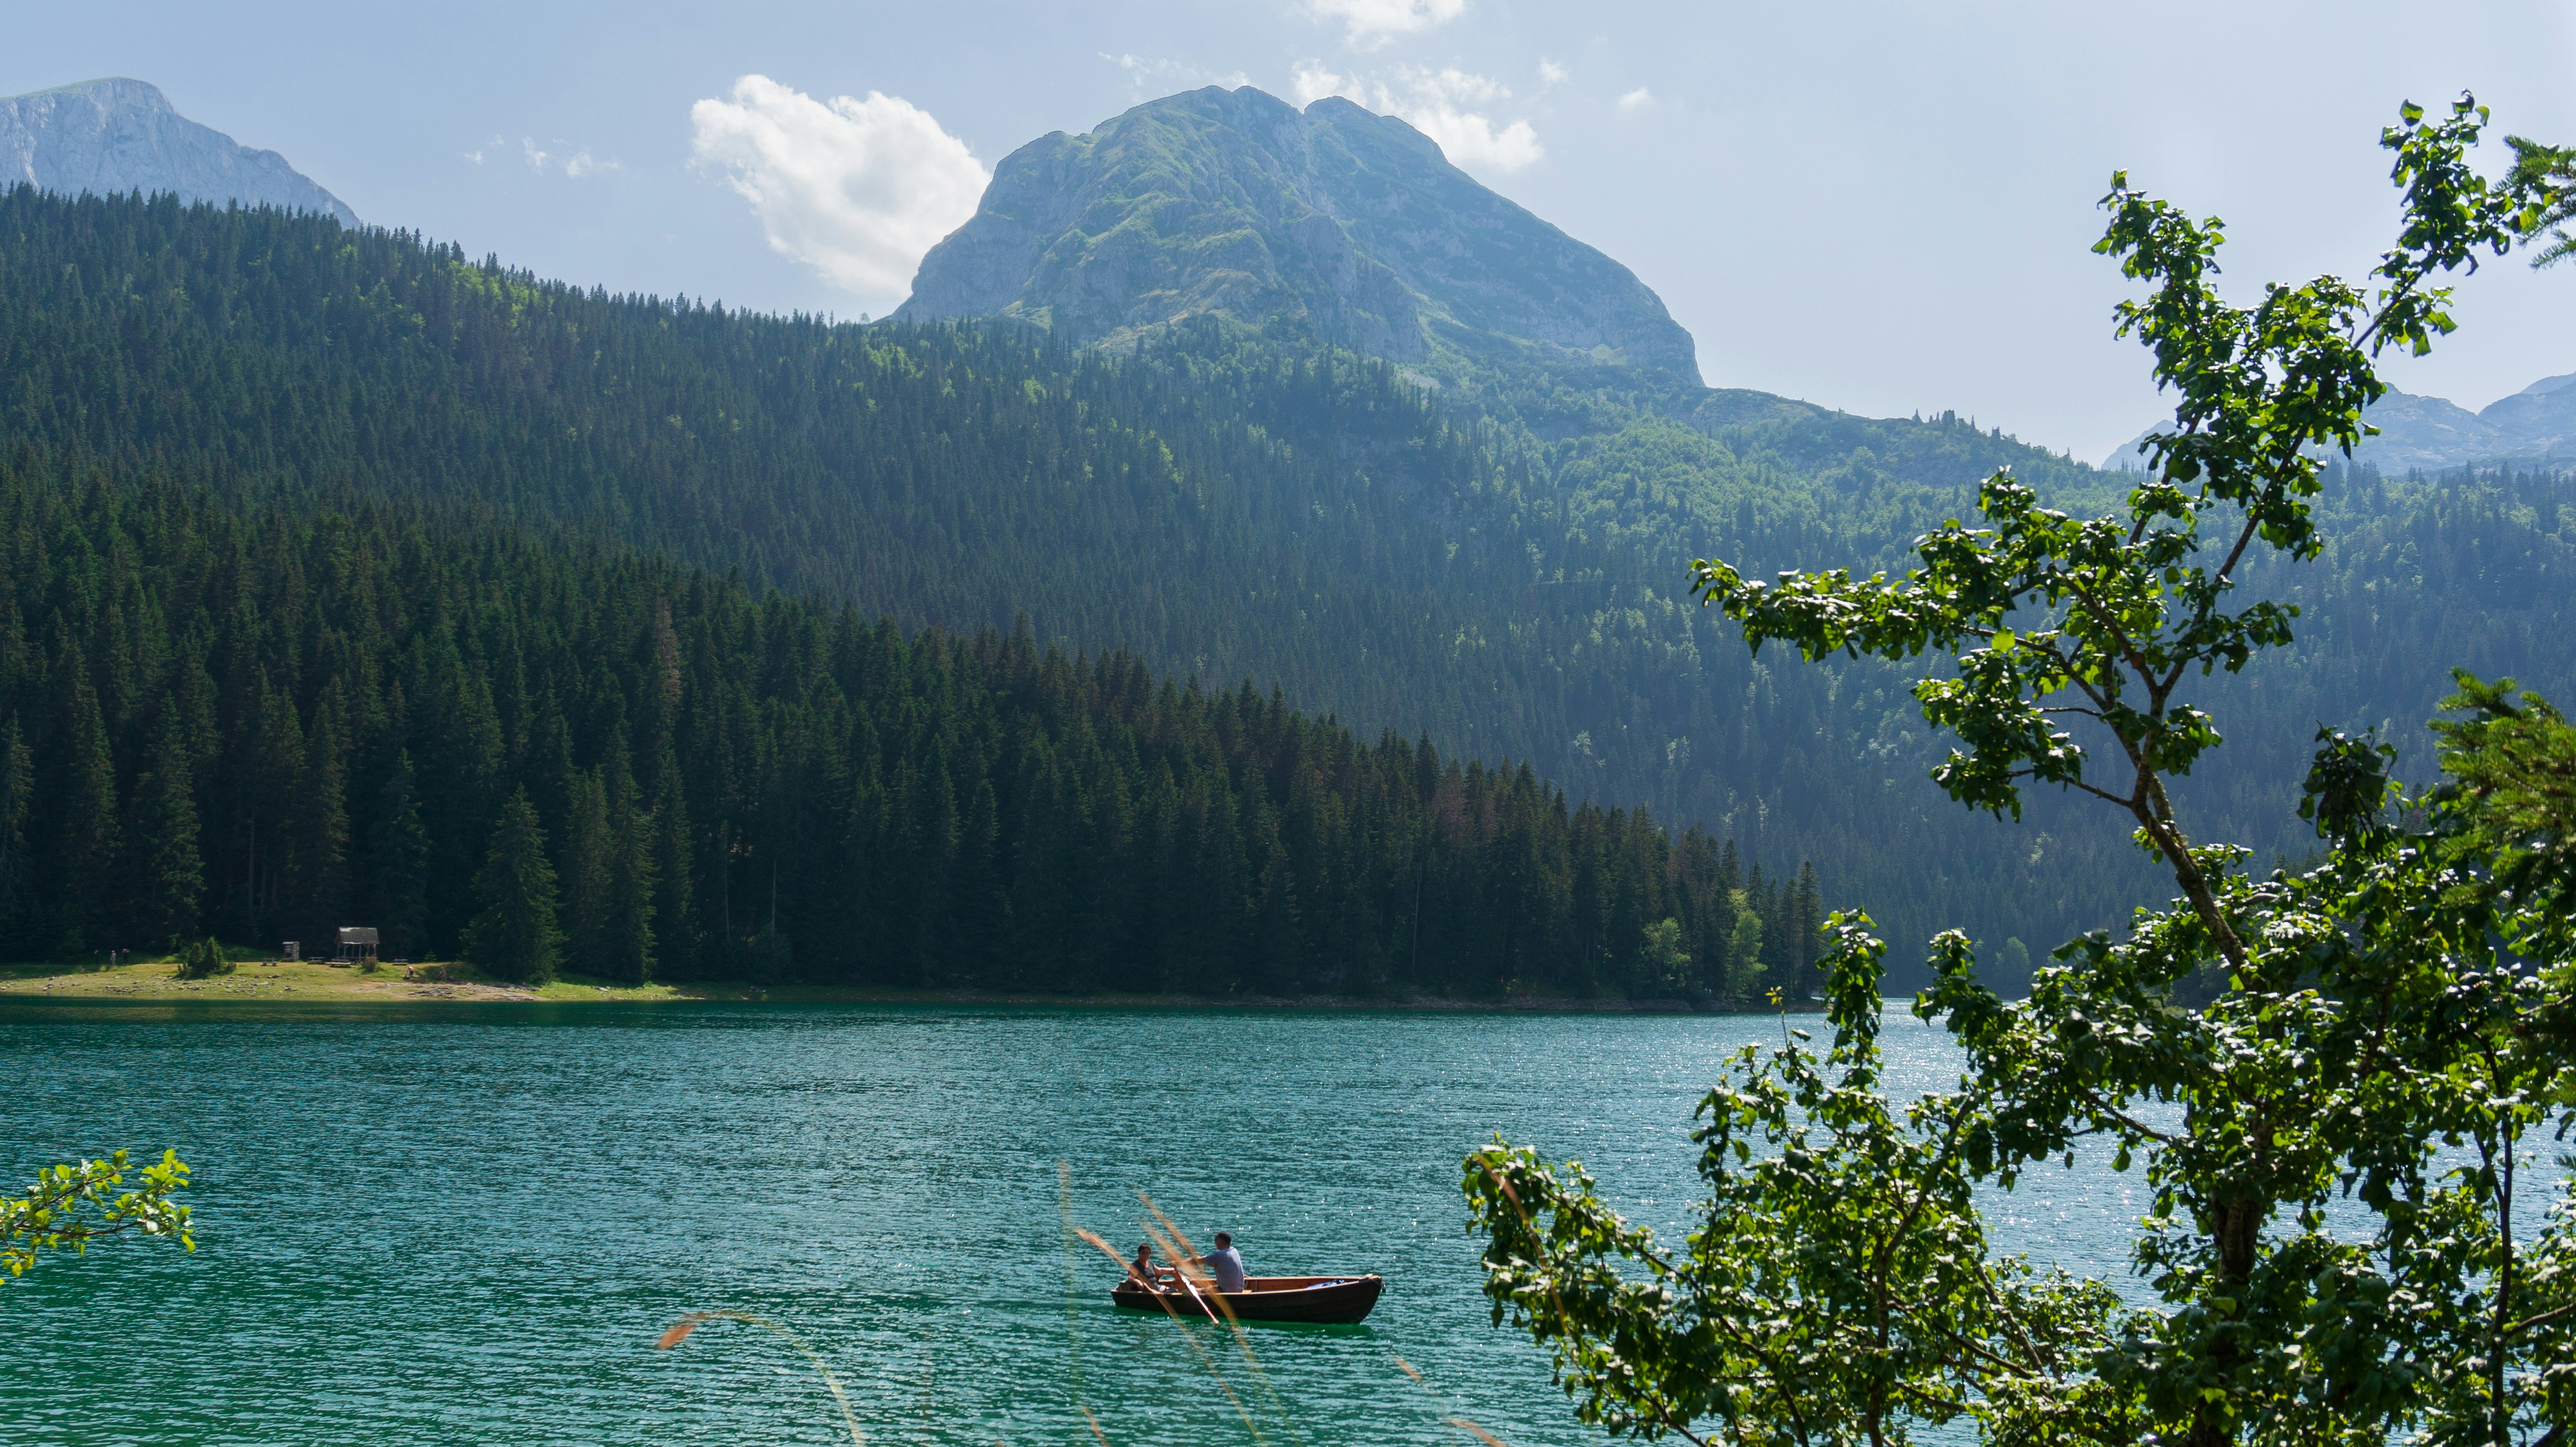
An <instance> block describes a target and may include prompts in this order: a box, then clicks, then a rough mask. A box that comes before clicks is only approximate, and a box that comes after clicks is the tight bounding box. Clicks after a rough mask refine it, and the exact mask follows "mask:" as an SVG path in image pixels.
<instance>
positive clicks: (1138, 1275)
mask: <svg viewBox="0 0 2576 1447" xmlns="http://www.w3.org/2000/svg"><path fill="white" fill-rule="evenodd" d="M1127 1274H1128V1275H1129V1276H1130V1277H1132V1278H1134V1280H1135V1282H1136V1284H1137V1285H1139V1286H1141V1287H1144V1288H1145V1289H1146V1290H1148V1291H1152V1290H1154V1289H1155V1288H1156V1287H1157V1286H1158V1285H1159V1283H1158V1282H1157V1281H1156V1279H1155V1277H1156V1272H1155V1268H1154V1243H1153V1242H1151V1241H1148V1242H1146V1243H1145V1244H1144V1245H1142V1246H1139V1247H1137V1248H1136V1259H1135V1260H1133V1261H1130V1262H1128V1263H1127Z"/></svg>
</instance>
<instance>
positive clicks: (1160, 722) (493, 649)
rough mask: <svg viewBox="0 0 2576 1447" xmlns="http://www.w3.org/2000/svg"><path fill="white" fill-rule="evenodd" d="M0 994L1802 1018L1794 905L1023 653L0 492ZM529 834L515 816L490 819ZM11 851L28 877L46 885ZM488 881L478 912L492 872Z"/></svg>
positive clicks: (21, 488)
mask: <svg viewBox="0 0 2576 1447" xmlns="http://www.w3.org/2000/svg"><path fill="white" fill-rule="evenodd" d="M0 555H4V556H5V565H6V567H5V573H0V577H5V579H6V585H5V587H0V951H6V952H8V953H12V954H17V955H22V956H25V955H39V956H40V955H44V954H48V953H64V952H78V951H84V950H94V949H99V948H103V947H110V946H125V947H129V948H130V947H138V946H139V947H144V948H153V947H159V946H162V945H165V944H167V943H168V942H170V941H173V940H176V939H182V938H186V937H189V936H192V935H195V934H197V933H198V932H200V931H205V930H212V931H215V932H216V933H219V934H221V935H223V936H226V937H228V938H231V939H234V940H238V941H242V942H244V943H247V944H252V945H255V946H258V947H262V948H274V947H275V942H276V941H278V940H281V939H286V938H299V939H304V940H327V939H328V938H330V930H331V929H332V928H334V927H336V926H338V925H341V924H347V923H372V924H375V925H376V926H377V927H378V928H379V929H380V930H382V931H383V932H384V938H385V948H386V950H387V952H388V953H391V954H397V955H410V956H415V957H424V958H425V957H434V956H435V957H443V956H445V955H447V954H449V953H450V952H452V951H454V950H455V949H457V948H458V947H459V946H460V944H463V945H465V946H466V947H467V948H468V949H469V951H470V950H471V948H472V946H473V941H474V939H475V936H474V933H473V929H472V927H471V926H472V923H473V921H474V920H475V919H476V917H477V916H478V914H481V913H483V912H485V911H487V910H491V909H493V908H495V907H496V906H503V907H507V906H513V905H516V904H519V903H521V901H516V900H511V899H502V898H496V897H495V893H496V890H500V889H502V888H503V886H501V885H496V884H495V882H494V880H495V878H496V876H495V874H494V873H493V872H492V871H490V870H487V868H486V866H487V864H488V863H489V862H490V861H492V860H494V859H495V858H496V857H500V856H503V855H505V854H506V853H507V847H508V845H509V843H510V840H509V839H508V838H507V837H505V836H507V835H508V834H509V833H510V829H509V821H510V816H511V815H512V813H513V810H514V808H517V809H520V810H523V811H524V813H525V814H526V815H528V816H530V817H532V818H533V821H534V823H535V825H536V828H537V838H538V840H539V847H540V849H541V850H542V853H543V863H544V865H545V868H544V869H543V870H541V871H538V873H539V874H540V875H547V874H550V875H551V876H552V879H553V881H554V883H553V886H552V888H551V891H550V893H551V895H552V896H553V897H552V899H551V900H550V901H549V902H548V903H549V907H551V908H552V909H554V910H555V912H556V915H557V919H558V921H559V929H560V931H561V934H562V937H563V947H562V963H563V965H564V966H566V967H568V968H571V969H574V970H578V971H582V972H585V973H589V974H594V975H598V976H603V977H608V978H614V979H624V980H638V979H643V978H647V977H650V976H655V975H660V976H665V977H690V976H725V977H734V978H751V979H759V980H791V979H792V980H799V981H811V982H825V983H853V984H878V985H901V986H925V987H949V986H971V987H980V988H986V989H1000V990H1037V991H1064V990H1072V991H1157V992H1161V991H1180V992H1189V993H1198V994H1218V995H1222V994H1229V993H1260V994H1273V995H1294V994H1301V993H1314V992H1331V993H1337V994H1349V995H1361V996H1396V997H1401V996H1407V995H1411V994H1414V993H1418V992H1434V993H1443V994H1460V995H1475V996H1485V997H1492V996H1499V995H1505V994H1510V993H1516V992H1533V991H1534V992H1544V993H1552V994H1582V995H1593V994H1603V993H1608V994H1624V995H1631V996H1663V997H1672V998H1698V999H1702V1000H1727V999H1733V1000H1739V1001H1741V1000H1746V999H1750V998H1753V997H1755V996H1756V994H1757V993H1758V991H1759V990H1761V989H1763V988H1767V987H1768V986H1770V985H1781V986H1785V987H1789V988H1793V989H1797V990H1800V991H1801V992H1803V990H1804V989H1805V987H1806V985H1807V984H1808V983H1809V982H1808V981H1807V979H1806V974H1807V971H1808V969H1809V967H1810V966H1811V965H1812V963H1813V959H1814V953H1815V942H1816V935H1817V928H1816V927H1817V922H1818V912H1819V901H1818V891H1817V886H1816V881H1815V877H1814V875H1813V874H1812V872H1807V873H1802V874H1800V875H1799V876H1797V877H1795V878H1793V879H1781V880H1770V881H1766V880H1765V879H1764V878H1763V876H1762V873H1761V871H1760V870H1759V869H1758V868H1747V867H1745V866H1744V865H1743V864H1742V863H1741V862H1740V861H1739V859H1738V856H1737V853H1736V850H1735V848H1734V846H1733V845H1732V844H1721V843H1719V842H1717V841H1716V840H1713V839H1712V838H1710V837H1709V836H1708V835H1706V834H1705V833H1702V832H1698V831H1691V832H1688V833H1686V834H1683V835H1682V836H1681V837H1680V838H1679V839H1677V840H1676V839H1674V838H1673V837H1672V836H1671V835H1669V834H1668V833H1667V832H1666V831H1665V830H1664V829H1663V828H1661V827H1660V826H1658V825H1657V824H1656V823H1655V821H1654V820H1653V819H1652V818H1651V817H1649V816H1648V815H1647V813H1646V812H1644V811H1643V810H1623V809H1609V810H1604V809H1602V808H1600V807H1598V806H1594V805H1588V804H1587V805H1580V806H1574V807H1569V805H1568V803H1567V801H1566V799H1565V797H1564V795H1563V794H1562V793H1561V792H1558V791H1556V790H1554V789H1552V788H1550V787H1548V786H1547V785H1545V784H1543V783H1541V782H1540V780H1539V779H1538V778H1537V776H1536V775H1535V774H1534V773H1533V771H1532V770H1531V769H1529V768H1528V767H1527V766H1525V765H1524V766H1520V767H1509V766H1498V767H1493V768H1488V767H1486V766H1485V765H1484V764H1482V763H1480V762H1475V761H1466V762H1462V761H1460V760H1458V759H1456V758H1454V757H1444V756H1443V755H1442V753H1441V751H1439V750H1438V749H1436V748H1434V747H1433V746H1431V745H1430V744H1429V743H1428V742H1427V741H1426V742H1414V743H1408V742H1406V741H1404V740H1403V739H1401V738H1398V737H1393V736H1388V737H1385V738H1382V739H1380V740H1379V741H1378V742H1376V743H1374V744H1369V743H1364V742H1362V741H1361V740H1360V739H1358V738H1356V737H1355V736H1354V735H1353V734H1352V733H1351V732H1350V731H1349V730H1347V729H1345V728H1343V727H1341V726H1340V725H1339V724H1338V723H1336V722H1334V721H1333V720H1331V719H1329V718H1323V719H1319V718H1314V717H1309V716H1307V715H1304V714H1301V713H1298V712H1296V711H1294V710H1292V709H1290V708H1289V707H1288V705H1287V704H1286V702H1285V700H1284V699H1283V698H1282V697H1281V696H1280V694H1278V693H1277V692H1276V691H1273V692H1271V693H1269V694H1267V695H1264V694H1262V693H1260V692H1259V691H1257V690H1255V689H1254V688H1252V686H1251V685H1249V684H1246V685H1244V686H1243V687H1241V688H1239V689H1235V690H1223V689H1219V690H1215V691H1207V690H1203V689H1202V688H1200V687H1199V685H1198V683H1197V682H1196V681H1195V680H1191V681H1188V682H1186V683H1184V682H1175V681H1174V680H1172V679H1170V678H1163V679H1160V680H1158V679H1156V678H1155V677H1154V676H1153V674H1152V672H1151V671H1150V670H1149V669H1148V668H1147V667H1146V666H1145V665H1144V664H1143V663H1142V662H1141V661H1140V660H1139V659H1137V658H1136V657H1135V656H1134V655H1133V654H1127V653H1111V654H1104V655H1098V656H1094V657H1091V658H1088V659H1085V658H1081V657H1068V656H1067V655H1066V654H1064V653H1062V652H1059V651H1057V650H1054V649H1050V648H1042V647H1041V646H1040V645H1039V644H1038V643H1037V642H1036V641H1035V640H1034V638H1033V637H1032V636H1031V635H1030V634H1029V632H1028V631H1027V630H1025V629H1020V630H1015V631H1012V632H1008V633H1005V632H1001V631H997V630H991V629H985V630H980V631H977V632H975V633H972V634H952V633H948V632H944V631H940V630H937V629H928V630H923V631H920V632H917V633H913V634H911V635H909V636H907V635H906V634H904V633H903V632H902V631H901V630H899V629H898V628H897V627H896V626H895V625H894V624H893V623H891V622H888V621H883V620H878V621H868V620H864V619H862V618H861V616H860V615H859V614H858V613H856V612H855V611H854V610H852V609H851V608H849V607H848V606H847V605H845V604H831V603H825V602H821V601H817V600H813V599H810V598H796V597H790V596H786V595H771V596H769V597H768V598H766V599H763V600H755V599H754V598H753V597H752V595H751V593H750V591H749V590H748V589H747V588H746V587H745V586H743V585H742V584H741V583H740V582H738V581H736V580H731V579H719V578H715V577H711V576H710V575H708V574H706V573H704V572H702V571H699V570H695V569H691V568H688V567H685V566H683V565H679V564H676V563H672V562H668V561H664V560H658V559H650V558H642V557H637V556H634V555H632V554H610V553H606V552H603V551H601V550H598V549H593V548H588V547H584V546H580V545H568V544H565V543H563V542H561V541H552V542H547V541H540V540H537V539H534V538H532V537H530V536H528V535H527V534H525V533H524V532H523V531H518V530H513V529H511V528H509V527H506V526H503V525H499V524H491V523H474V522H463V521H456V520H449V521H446V522H433V521H430V520H426V519H424V518H422V517H421V516H419V515H418V513H417V510H416V509H412V508H409V507H407V506H405V505H400V504H386V503H382V502H375V503H357V504H355V505H353V506H347V507H343V506H337V505H333V504H331V503H329V502H327V501H326V502H325V504H324V505H322V506H320V507H317V508H309V509H304V510H299V511H298V512H297V513H295V514H293V515H289V514H287V513H285V512H283V511H281V510H278V509H273V508H270V509H258V510H254V511H248V512H246V511H245V510H243V509H242V508H240V507H238V506H236V505H232V504H227V503H225V502H222V501H219V500H217V499H216V498H214V497H213V496H212V495H211V494H209V493H206V492H204V491H202V490H195V491H189V490H182V489H178V488H174V487H152V488H145V489H141V490H130V489H123V488H119V487H116V486H114V485H112V484H110V483H109V482H108V481H107V480H106V479H105V478H104V476H103V475H102V474H100V473H98V472H96V471H92V472H91V473H88V474H86V475H84V476H81V477H76V478H71V479H65V478H63V477H60V476H59V475H57V474H55V473H53V472H52V471H51V470H50V469H47V468H45V467H44V466H42V465H41V464H39V463H37V461H36V460H35V454H33V452H32V451H30V450H24V449H22V450H21V451H20V453H19V454H18V456H17V457H16V458H15V459H13V460H11V461H9V462H7V463H5V464H0ZM522 801H524V802H522ZM40 843H41V844H42V845H43V847H37V846H38V845H39V844H40ZM504 873H506V871H504Z"/></svg>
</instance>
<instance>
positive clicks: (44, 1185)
mask: <svg viewBox="0 0 2576 1447" xmlns="http://www.w3.org/2000/svg"><path fill="white" fill-rule="evenodd" d="M132 1169H135V1168H134V1167H133V1166H131V1165H129V1164H128V1162H127V1160H126V1155H125V1152H123V1151H118V1152H117V1153H116V1154H115V1155H112V1156H110V1157H108V1158H107V1159H106V1160H103V1161H83V1162H81V1163H80V1164H78V1165H76V1166H75V1165H54V1166H47V1167H45V1168H44V1169H42V1170H40V1171H38V1172H37V1173H36V1182H35V1184H34V1185H32V1186H29V1187H28V1188H27V1191H26V1194H24V1195H19V1196H0V1267H5V1268H7V1270H8V1272H9V1275H10V1277H11V1278H12V1279H15V1278H17V1277H20V1276H24V1275H26V1274H27V1272H28V1271H29V1270H30V1269H31V1268H33V1267H34V1266H35V1264H36V1254H37V1253H38V1252H40V1251H72V1252H76V1253H86V1252H87V1251H88V1250H89V1246H90V1243H91V1242H93V1241H102V1240H105V1239H107V1238H109V1237H111V1236H122V1235H127V1234H133V1235H138V1236H159V1237H163V1238H166V1239H168V1240H173V1241H176V1242H178V1243H179V1244H180V1245H181V1246H182V1247H184V1248H186V1249H187V1250H190V1251H194V1250H196V1249H197V1241H196V1237H195V1236H194V1235H193V1234H192V1233H191V1231H190V1228H189V1226H188V1214H189V1212H188V1208H187V1207H186V1206H183V1205H180V1204H179V1203H178V1202H177V1201H176V1200H174V1199H172V1198H173V1197H175V1196H176V1195H177V1194H178V1193H179V1192H181V1191H184V1190H186V1189H187V1188H188V1163H187V1162H185V1161H182V1160H180V1159H179V1156H178V1153H177V1152H175V1151H163V1152H162V1153H161V1163H160V1164H159V1165H154V1166H144V1167H142V1168H141V1174H140V1177H139V1179H138V1180H137V1182H136V1186H135V1189H133V1190H130V1191H122V1190H119V1189H117V1188H118V1187H120V1186H122V1185H124V1184H125V1173H126V1172H127V1171H129V1170H132Z"/></svg>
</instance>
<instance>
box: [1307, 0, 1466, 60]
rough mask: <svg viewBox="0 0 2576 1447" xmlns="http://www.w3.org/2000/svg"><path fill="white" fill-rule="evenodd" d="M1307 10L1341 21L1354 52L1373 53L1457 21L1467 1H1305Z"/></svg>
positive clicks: (1321, 17) (1344, 37)
mask: <svg viewBox="0 0 2576 1447" xmlns="http://www.w3.org/2000/svg"><path fill="white" fill-rule="evenodd" d="M1306 8H1307V10H1308V12H1309V13H1311V14H1312V15H1313V16H1314V17H1315V18H1316V19H1318V20H1338V21H1340V22H1342V32H1343V33H1342V38H1343V39H1344V40H1345V41H1347V42H1348V43H1349V44H1350V45H1351V46H1352V47H1353V48H1354V49H1359V50H1374V49H1376V48H1377V47H1379V46H1381V45H1384V44H1386V43H1387V42H1388V41H1389V40H1391V39H1393V38H1395V37H1396V36H1398V35H1412V34H1415V33H1417V32H1420V31H1424V30H1428V29H1430V28H1431V27H1432V26H1434V25H1444V24H1446V23H1448V22H1449V21H1452V20H1455V19H1457V18H1458V17H1459V16H1461V15H1463V14H1465V13H1466V12H1467V0H1306Z"/></svg>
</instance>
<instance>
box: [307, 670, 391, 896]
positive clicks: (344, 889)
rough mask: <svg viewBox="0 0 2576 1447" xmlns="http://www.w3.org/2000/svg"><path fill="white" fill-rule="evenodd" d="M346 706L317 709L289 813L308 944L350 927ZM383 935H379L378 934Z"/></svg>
mask: <svg viewBox="0 0 2576 1447" xmlns="http://www.w3.org/2000/svg"><path fill="white" fill-rule="evenodd" d="M342 718H343V712H342V707H341V704H340V702H339V700H337V699H336V698H326V699H325V700H324V701H323V704H322V706H321V707H320V708H317V709H316V710H314V719H313V730H312V733H311V736H310V738H309V740H308V741H307V744H306V747H305V756H306V763H305V767H304V770H303V775H302V778H301V779H300V780H299V781H298V785H297V788H296V792H295V795H294V804H295V808H294V809H293V810H292V811H291V812H290V813H289V814H288V816H287V817H288V818H290V819H291V820H293V831H294V832H293V833H292V835H291V836H290V837H289V839H288V855H287V857H288V860H289V862H290V869H289V877H288V885H287V889H288V895H289V898H290V899H292V901H293V909H294V915H293V916H291V917H296V918H301V919H302V920H303V921H304V923H303V926H302V928H303V929H304V931H305V935H306V937H307V938H309V939H314V940H327V939H330V938H332V937H333V936H334V934H335V933H336V932H337V931H338V929H339V927H340V926H341V925H343V924H347V923H348V922H349V920H348V918H347V916H348V913H349V904H350V899H349V774H348V765H347V761H346V758H345V748H346V745H345V741H344V730H343V728H342V723H341V720H342ZM380 935H381V932H380Z"/></svg>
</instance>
